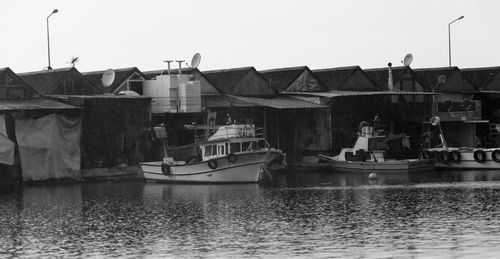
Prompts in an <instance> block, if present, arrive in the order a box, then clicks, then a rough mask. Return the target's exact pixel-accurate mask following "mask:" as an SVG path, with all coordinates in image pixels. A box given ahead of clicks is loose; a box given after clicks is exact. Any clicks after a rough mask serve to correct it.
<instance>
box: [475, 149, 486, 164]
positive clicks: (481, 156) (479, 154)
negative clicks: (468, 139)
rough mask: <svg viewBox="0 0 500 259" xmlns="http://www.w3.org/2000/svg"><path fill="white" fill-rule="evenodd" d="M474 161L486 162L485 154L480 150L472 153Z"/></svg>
mask: <svg viewBox="0 0 500 259" xmlns="http://www.w3.org/2000/svg"><path fill="white" fill-rule="evenodd" d="M474 160H476V162H478V163H483V162H484V161H486V152H484V151H483V150H481V149H478V150H476V151H474Z"/></svg>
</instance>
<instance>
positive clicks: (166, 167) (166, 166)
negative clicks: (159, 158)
mask: <svg viewBox="0 0 500 259" xmlns="http://www.w3.org/2000/svg"><path fill="white" fill-rule="evenodd" d="M161 172H162V173H163V174H164V175H169V174H170V165H169V164H167V163H162V164H161Z"/></svg>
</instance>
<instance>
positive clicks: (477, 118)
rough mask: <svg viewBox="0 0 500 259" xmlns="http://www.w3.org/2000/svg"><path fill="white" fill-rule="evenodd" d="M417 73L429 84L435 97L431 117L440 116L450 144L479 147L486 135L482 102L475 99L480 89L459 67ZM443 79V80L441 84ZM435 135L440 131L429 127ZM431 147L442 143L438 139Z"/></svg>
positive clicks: (423, 70)
mask: <svg viewBox="0 0 500 259" xmlns="http://www.w3.org/2000/svg"><path fill="white" fill-rule="evenodd" d="M415 72H416V73H417V74H418V75H419V76H420V77H421V78H423V79H424V80H425V81H426V82H427V84H429V85H430V86H431V87H432V89H433V91H435V92H436V93H440V94H437V95H435V96H434V98H433V103H432V116H439V118H440V119H441V127H442V129H443V131H444V134H445V136H446V141H447V142H448V144H449V145H452V146H454V145H456V146H469V147H472V146H477V145H482V144H481V142H483V143H484V141H483V140H481V139H482V138H483V137H484V136H485V135H486V134H487V125H486V121H483V120H482V113H481V110H482V107H481V105H482V103H481V100H479V99H478V98H476V94H477V93H478V92H479V91H478V89H476V87H475V86H474V85H473V84H472V82H471V81H470V80H469V79H468V78H466V77H465V74H464V73H463V72H462V70H460V69H459V68H458V67H437V68H419V69H415ZM439 78H441V80H442V81H439ZM430 130H431V132H434V133H435V134H434V136H437V135H438V133H437V132H436V131H437V129H436V128H435V127H434V128H433V127H430ZM431 142H432V143H431V145H432V144H437V143H440V141H439V139H438V138H437V137H435V138H434V140H433V141H431Z"/></svg>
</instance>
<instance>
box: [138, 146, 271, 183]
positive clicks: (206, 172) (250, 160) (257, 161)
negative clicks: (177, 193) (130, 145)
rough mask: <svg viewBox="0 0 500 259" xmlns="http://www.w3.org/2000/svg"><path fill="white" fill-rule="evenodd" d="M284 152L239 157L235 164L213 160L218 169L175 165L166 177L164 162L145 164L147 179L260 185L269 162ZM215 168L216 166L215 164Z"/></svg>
mask: <svg viewBox="0 0 500 259" xmlns="http://www.w3.org/2000/svg"><path fill="white" fill-rule="evenodd" d="M278 155H281V152H278V151H271V152H255V153H249V154H240V155H238V154H237V155H235V156H236V161H234V162H231V161H229V159H228V158H227V157H220V158H217V159H213V160H215V161H216V164H217V166H216V168H210V167H209V163H208V161H203V162H197V163H193V164H185V165H175V164H174V165H171V166H170V169H169V170H170V172H169V173H168V174H164V173H163V172H162V169H161V165H162V162H161V161H157V162H147V163H141V168H142V172H143V174H144V178H145V179H146V180H150V181H156V182H182V183H257V182H259V180H260V179H261V173H263V172H264V168H263V167H265V166H266V164H267V162H269V161H271V160H272V159H273V158H275V157H276V156H278ZM212 167H213V164H212Z"/></svg>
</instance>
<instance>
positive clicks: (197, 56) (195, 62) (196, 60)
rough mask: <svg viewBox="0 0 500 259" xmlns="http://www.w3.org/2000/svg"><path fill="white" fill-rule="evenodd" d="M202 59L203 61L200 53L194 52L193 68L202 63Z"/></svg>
mask: <svg viewBox="0 0 500 259" xmlns="http://www.w3.org/2000/svg"><path fill="white" fill-rule="evenodd" d="M200 61H201V55H200V53H196V54H194V56H193V58H192V59H191V68H197V67H198V65H200Z"/></svg>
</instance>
